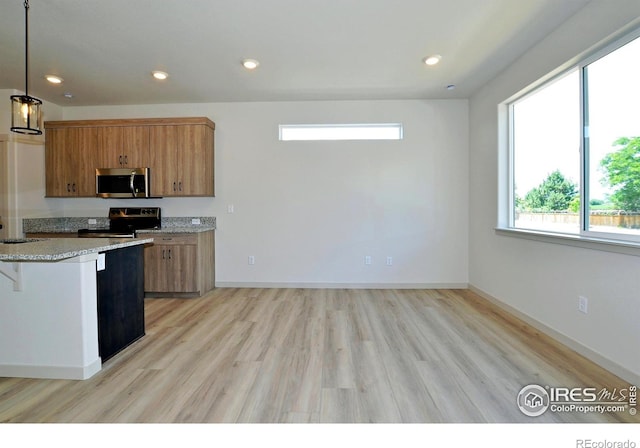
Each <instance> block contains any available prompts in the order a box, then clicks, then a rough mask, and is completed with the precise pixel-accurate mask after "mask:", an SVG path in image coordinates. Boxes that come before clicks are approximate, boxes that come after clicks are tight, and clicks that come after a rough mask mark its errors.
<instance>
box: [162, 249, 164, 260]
mask: <svg viewBox="0 0 640 448" xmlns="http://www.w3.org/2000/svg"><path fill="white" fill-rule="evenodd" d="M162 259H163V260H164V249H162Z"/></svg>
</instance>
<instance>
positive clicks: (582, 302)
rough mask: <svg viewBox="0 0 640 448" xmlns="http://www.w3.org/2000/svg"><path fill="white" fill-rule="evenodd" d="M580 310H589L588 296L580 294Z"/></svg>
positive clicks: (582, 311)
mask: <svg viewBox="0 0 640 448" xmlns="http://www.w3.org/2000/svg"><path fill="white" fill-rule="evenodd" d="M578 311H580V312H581V313H584V314H587V313H588V312H589V300H588V299H587V298H586V297H583V296H578Z"/></svg>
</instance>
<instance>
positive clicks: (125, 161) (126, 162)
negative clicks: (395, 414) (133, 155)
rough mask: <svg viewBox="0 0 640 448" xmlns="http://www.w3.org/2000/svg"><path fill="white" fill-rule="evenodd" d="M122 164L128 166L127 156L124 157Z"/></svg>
mask: <svg viewBox="0 0 640 448" xmlns="http://www.w3.org/2000/svg"><path fill="white" fill-rule="evenodd" d="M124 164H125V165H129V156H127V155H125V156H124Z"/></svg>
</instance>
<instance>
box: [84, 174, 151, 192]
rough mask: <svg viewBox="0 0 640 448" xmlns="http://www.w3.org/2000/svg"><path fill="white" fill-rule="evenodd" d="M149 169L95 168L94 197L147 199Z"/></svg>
mask: <svg viewBox="0 0 640 448" xmlns="http://www.w3.org/2000/svg"><path fill="white" fill-rule="evenodd" d="M149 177H150V176H149V168H96V196H98V197H101V198H148V197H149V196H150V194H149V193H150V189H149V183H150V181H149Z"/></svg>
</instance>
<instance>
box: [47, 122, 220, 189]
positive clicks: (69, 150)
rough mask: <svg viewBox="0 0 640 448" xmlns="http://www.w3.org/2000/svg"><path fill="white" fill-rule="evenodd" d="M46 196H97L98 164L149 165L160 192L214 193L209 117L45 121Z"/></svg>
mask: <svg viewBox="0 0 640 448" xmlns="http://www.w3.org/2000/svg"><path fill="white" fill-rule="evenodd" d="M45 131H46V132H45V135H46V144H45V147H46V170H45V174H46V195H47V196H48V197H95V195H96V192H95V169H96V168H145V167H149V168H150V172H151V173H150V176H151V194H152V195H153V196H156V197H163V196H165V197H172V196H176V197H179V196H214V195H215V188H214V185H215V179H214V131H215V124H214V123H213V122H212V121H211V120H209V119H208V118H206V117H185V118H150V119H122V120H72V121H48V122H45Z"/></svg>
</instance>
